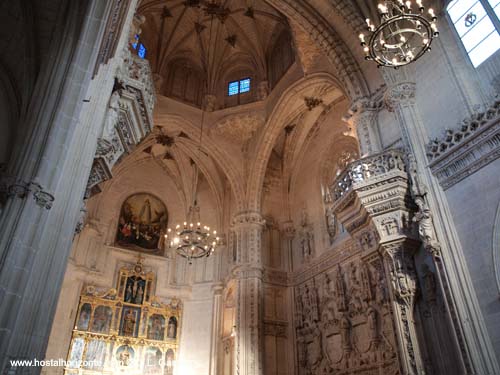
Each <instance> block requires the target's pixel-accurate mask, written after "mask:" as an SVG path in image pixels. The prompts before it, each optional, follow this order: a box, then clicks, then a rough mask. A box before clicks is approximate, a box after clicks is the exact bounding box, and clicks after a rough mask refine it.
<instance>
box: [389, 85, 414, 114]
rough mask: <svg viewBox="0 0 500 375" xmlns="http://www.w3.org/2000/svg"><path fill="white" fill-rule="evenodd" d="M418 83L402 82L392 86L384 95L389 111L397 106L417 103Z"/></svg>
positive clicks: (392, 110)
mask: <svg viewBox="0 0 500 375" xmlns="http://www.w3.org/2000/svg"><path fill="white" fill-rule="evenodd" d="M415 93H416V84H415V83H413V82H402V83H399V84H397V85H394V86H391V87H389V88H388V89H387V91H386V92H385V95H384V104H385V106H386V108H387V110H388V111H390V112H394V111H395V109H396V107H397V106H398V105H399V106H403V107H406V106H409V105H411V104H414V103H415Z"/></svg>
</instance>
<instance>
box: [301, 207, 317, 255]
mask: <svg viewBox="0 0 500 375" xmlns="http://www.w3.org/2000/svg"><path fill="white" fill-rule="evenodd" d="M299 243H300V249H301V252H302V259H303V260H304V261H306V262H307V261H309V260H310V259H311V258H312V257H313V255H314V235H313V228H312V226H311V224H309V220H308V217H307V211H306V209H305V208H304V209H303V210H302V216H301V222H300V230H299Z"/></svg>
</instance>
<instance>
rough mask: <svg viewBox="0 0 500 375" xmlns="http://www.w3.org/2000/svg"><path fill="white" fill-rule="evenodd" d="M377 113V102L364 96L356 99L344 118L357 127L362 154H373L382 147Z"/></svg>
mask: <svg viewBox="0 0 500 375" xmlns="http://www.w3.org/2000/svg"><path fill="white" fill-rule="evenodd" d="M377 115H378V105H377V102H376V101H373V100H370V99H368V98H364V99H360V100H358V101H356V102H355V103H354V104H353V105H352V106H351V108H350V109H349V111H348V113H347V114H346V115H345V116H344V118H343V119H344V121H346V122H347V123H348V124H349V125H351V126H352V127H353V128H355V129H356V132H357V135H358V140H359V145H360V146H359V147H360V153H361V156H368V155H372V154H374V153H377V152H379V151H381V149H382V147H381V141H380V134H379V131H378V126H377Z"/></svg>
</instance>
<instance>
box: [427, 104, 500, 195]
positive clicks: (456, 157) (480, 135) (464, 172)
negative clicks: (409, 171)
mask: <svg viewBox="0 0 500 375" xmlns="http://www.w3.org/2000/svg"><path fill="white" fill-rule="evenodd" d="M427 149H428V152H427V157H428V158H429V160H430V163H429V167H430V169H431V171H432V173H433V174H434V175H435V176H436V177H437V179H438V180H439V183H440V184H441V186H442V187H443V189H445V190H446V189H448V188H450V187H452V186H453V185H455V184H456V183H458V182H460V181H461V180H463V179H464V178H466V177H468V176H470V175H471V174H473V173H475V172H476V171H478V170H479V169H481V168H482V167H484V166H485V165H487V164H489V163H491V162H492V161H494V160H496V159H498V158H499V157H500V100H496V101H495V103H494V104H493V105H492V106H491V107H490V108H489V109H488V110H487V111H485V112H482V113H479V114H475V115H473V116H472V117H471V118H469V119H466V120H464V121H463V123H462V126H461V128H460V129H457V130H447V131H446V134H445V136H444V137H443V138H442V139H441V140H437V139H436V140H434V141H432V142H431V143H430V144H429V145H428V148H427Z"/></svg>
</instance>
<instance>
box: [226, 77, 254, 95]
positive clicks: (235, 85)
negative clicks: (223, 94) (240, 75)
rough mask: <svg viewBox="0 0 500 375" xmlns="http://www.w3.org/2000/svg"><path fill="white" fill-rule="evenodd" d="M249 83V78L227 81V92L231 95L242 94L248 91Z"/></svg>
mask: <svg viewBox="0 0 500 375" xmlns="http://www.w3.org/2000/svg"><path fill="white" fill-rule="evenodd" d="M250 84H251V79H250V78H245V79H241V80H239V81H232V82H229V84H228V87H227V94H228V95H229V96H233V95H238V94H244V93H246V92H249V91H250V87H251V86H250Z"/></svg>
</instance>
